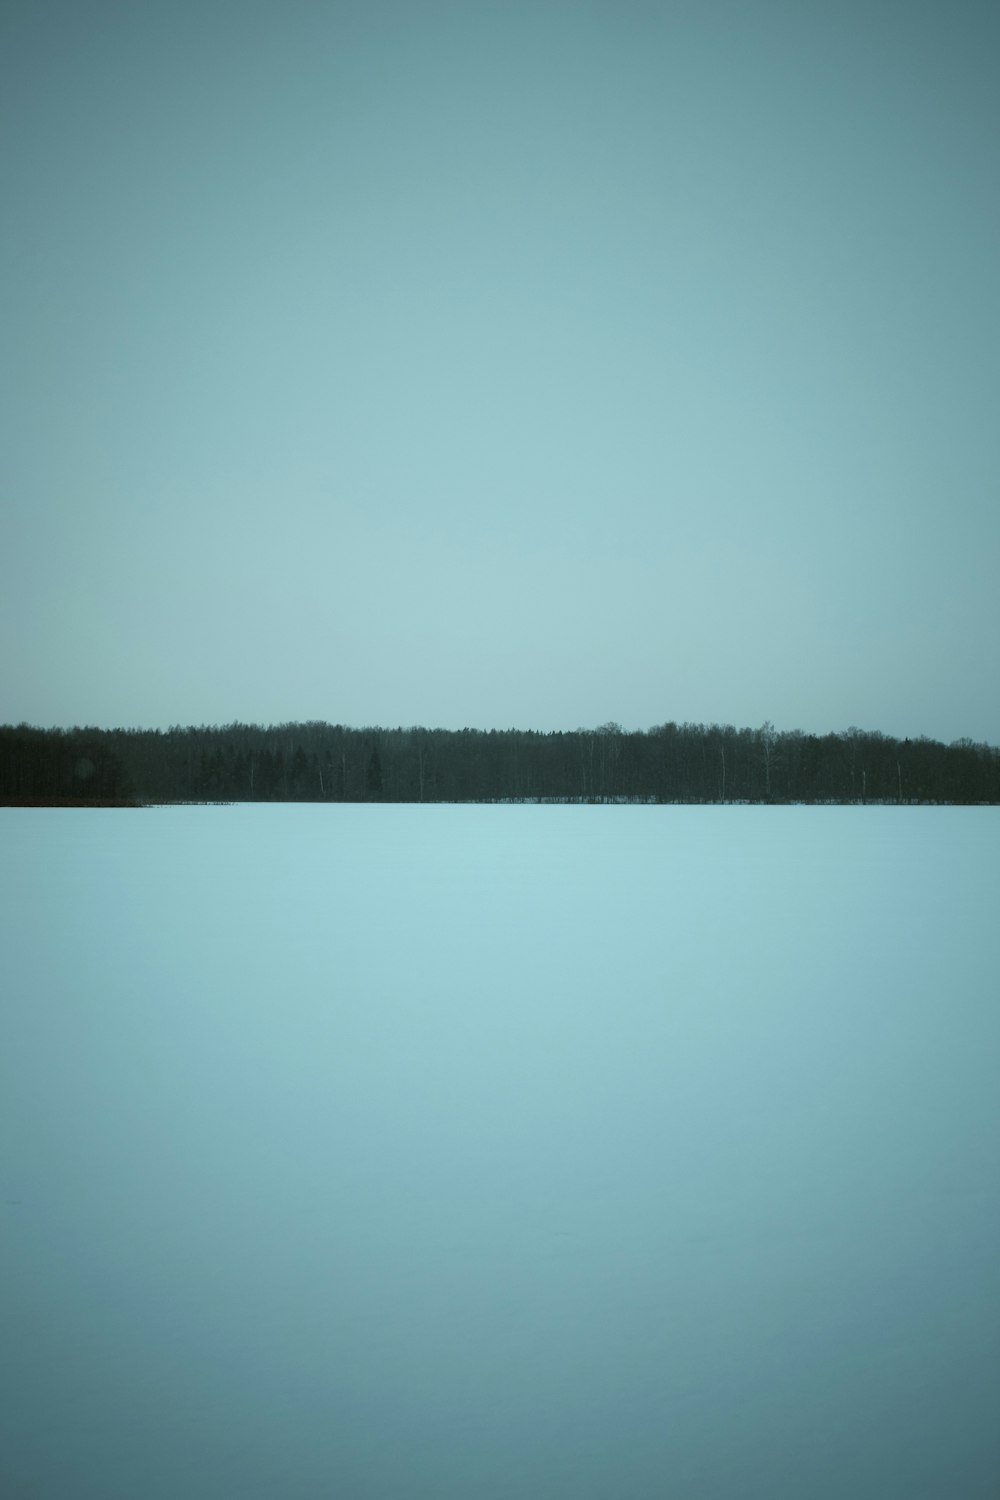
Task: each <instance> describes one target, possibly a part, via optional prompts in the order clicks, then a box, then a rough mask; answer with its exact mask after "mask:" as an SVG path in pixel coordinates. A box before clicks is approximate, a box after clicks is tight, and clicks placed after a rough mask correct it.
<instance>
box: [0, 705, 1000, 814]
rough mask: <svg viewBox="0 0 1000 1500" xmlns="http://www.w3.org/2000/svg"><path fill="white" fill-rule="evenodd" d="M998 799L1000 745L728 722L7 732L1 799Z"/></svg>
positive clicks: (1, 731) (22, 727)
mask: <svg viewBox="0 0 1000 1500" xmlns="http://www.w3.org/2000/svg"><path fill="white" fill-rule="evenodd" d="M500 801H516V802H520V801H569V802H771V803H783V802H835V803H868V802H872V803H923V802H947V803H996V802H1000V750H998V749H997V748H996V747H995V746H991V745H986V744H978V743H973V742H972V741H971V740H958V741H956V742H955V743H954V744H951V745H944V744H941V743H940V742H938V741H936V740H931V739H927V738H924V737H920V738H917V739H905V740H899V739H894V738H892V737H891V736H889V735H884V734H880V733H879V732H878V731H872V730H861V729H857V728H854V727H852V728H850V729H847V730H844V731H841V732H838V733H830V734H826V735H815V734H805V733H803V732H802V731H801V730H797V729H795V730H790V731H779V730H776V729H775V728H774V726H773V725H772V724H771V723H770V722H765V723H764V724H762V725H761V726H760V727H759V728H757V729H736V728H734V727H733V725H731V724H725V725H720V724H710V725H705V724H674V723H666V724H660V725H656V726H654V727H653V728H652V729H649V730H637V731H627V730H624V729H622V727H621V726H620V725H619V724H614V723H609V724H602V725H601V726H600V727H599V728H597V729H577V730H572V731H569V732H560V731H556V732H552V733H542V732H536V731H533V730H515V729H505V730H496V729H491V730H478V729H460V730H448V729H422V728H409V729H403V728H399V729H382V728H364V729H352V728H348V727H346V726H344V725H342V724H327V723H324V722H319V721H315V720H314V721H310V722H308V723H303V724H279V725H270V726H267V727H264V726H261V725H255V724H228V725H225V726H221V727H220V726H212V727H208V726H201V727H198V728H196V727H192V726H189V727H186V728H181V727H180V726H175V727H173V728H170V729H167V730H157V729H94V728H73V729H38V728H34V727H32V726H30V725H27V724H19V725H16V726H15V725H3V726H0V803H3V804H6V805H11V804H22V805H44V806H51V805H72V804H82V805H97V806H114V805H140V804H144V803H161V802H500Z"/></svg>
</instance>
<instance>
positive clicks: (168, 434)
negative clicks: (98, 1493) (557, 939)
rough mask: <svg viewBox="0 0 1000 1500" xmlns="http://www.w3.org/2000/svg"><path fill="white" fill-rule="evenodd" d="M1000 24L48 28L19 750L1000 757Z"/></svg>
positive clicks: (24, 189) (10, 311)
mask: <svg viewBox="0 0 1000 1500" xmlns="http://www.w3.org/2000/svg"><path fill="white" fill-rule="evenodd" d="M998 76H1000V10H998V9H997V7H996V6H995V5H993V4H990V3H971V0H956V3H949V4H948V5H944V4H939V5H928V4H921V3H907V4H903V3H899V0H890V3H886V0H865V3H863V4H862V3H841V4H837V5H831V4H829V3H822V4H819V3H810V0H796V3H791V0H788V3H778V0H774V3H767V0H764V3H740V4H735V3H733V4H727V3H724V0H723V3H718V4H712V5H706V4H697V3H694V0H691V3H676V4H670V3H663V4H655V3H646V0H613V3H612V0H607V3H601V0H594V3H586V0H580V3H574V4H568V3H557V0H533V3H530V4H525V3H520V0H503V3H497V4H492V3H489V0H469V3H464V4H461V3H457V0H451V3H444V0H427V3H423V0H408V3H391V0H363V3H362V0H359V3H336V0H330V3H318V0H313V3H305V0H289V3H282V4H277V3H272V4H264V3H259V0H240V3H238V4H237V3H235V0H233V3H229V0H197V3H192V0H169V3H161V0H149V3H146V4H143V5H123V4H112V3H104V0H92V3H87V4H80V3H78V0H65V3H63V0H30V3H29V0H5V3H4V4H3V6H2V7H0V194H2V199H0V201H2V203H3V215H2V223H0V326H2V329H3V336H2V340H0V537H2V545H0V635H2V640H3V643H4V644H3V651H2V658H0V722H12V723H16V722H19V721H22V720H27V721H28V722H31V723H38V724H47V725H71V724H99V725H105V726H112V725H118V724H121V725H145V726H167V725H169V724H173V723H222V722H230V721H232V720H234V719H241V720H246V721H255V722H264V723H267V722H282V721H287V720H304V719H326V720H329V721H331V722H340V723H345V724H354V725H367V724H385V725H397V724H426V725H439V726H443V727H449V728H461V727H463V726H466V725H468V726H474V727H480V728H490V727H507V726H518V727H521V728H535V729H545V730H549V729H571V728H575V727H577V726H581V725H583V726H586V725H596V724H600V723H604V722H606V721H609V720H615V721H618V722H620V723H621V724H623V725H624V726H625V727H627V728H647V727H649V726H651V725H654V724H659V723H663V722H666V721H668V720H676V721H678V722H681V721H684V720H689V721H693V722H699V721H704V722H712V721H718V722H727V723H735V724H751V725H756V724H759V723H761V722H762V721H763V720H764V719H765V718H766V719H770V720H772V721H773V722H774V723H775V724H776V725H777V727H779V728H783V729H791V728H801V729H804V730H807V731H816V732H825V731H827V730H829V729H831V728H834V729H839V728H846V727H847V726H849V725H852V724H856V725H858V726H859V727H862V728H870V729H881V730H883V731H884V732H886V733H890V734H898V735H917V734H927V735H930V736H933V737H935V738H939V739H943V740H945V741H951V740H953V739H956V738H959V737H963V736H969V737H971V738H973V739H976V740H989V741H990V742H992V743H998V742H1000V693H998V692H997V687H998V681H1000V588H998V587H997V580H998V579H1000V422H998V421H997V410H998V395H1000V277H998V276H997V267H998V265H1000V173H998V166H1000V91H998V90H997V87H996V79H997V77H998Z"/></svg>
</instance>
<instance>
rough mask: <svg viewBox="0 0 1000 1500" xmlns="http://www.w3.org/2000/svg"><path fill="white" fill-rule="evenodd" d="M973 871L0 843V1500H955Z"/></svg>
mask: <svg viewBox="0 0 1000 1500" xmlns="http://www.w3.org/2000/svg"><path fill="white" fill-rule="evenodd" d="M998 833H1000V824H998V815H997V813H996V812H995V810H993V809H973V808H968V809H964V808H948V809H945V808H927V809H909V808H902V807H899V808H866V809H861V808H857V809H855V808H755V807H745V808H743V807H739V808H737V807H725V808H723V807H691V808H683V807H651V808H638V807H613V808H606V807H569V808H567V807H448V806H439V807H419V806H417V807H413V806H411V807H402V806H397V807H391V806H326V807H315V806H309V805H267V806H261V805H257V806H236V807H219V808H163V809H147V810H144V811H140V812H120V811H112V810H100V811H98V810H45V809H39V810H35V809H5V810H0V994H2V995H3V997H4V998H3V1004H2V1008H0V1243H2V1245H3V1254H4V1261H5V1265H4V1274H3V1277H2V1279H0V1316H2V1320H3V1322H2V1326H3V1330H4V1332H3V1337H2V1339H0V1410H2V1411H3V1413H4V1433H3V1439H2V1446H0V1481H2V1483H0V1488H3V1490H4V1492H5V1493H10V1494H12V1495H14V1494H16V1495H33V1496H39V1497H45V1500H48V1497H52V1500H56V1497H60V1500H61V1497H63V1496H67V1495H72V1496H73V1497H74V1500H91V1497H93V1500H97V1497H100V1500H126V1497H127V1500H134V1497H135V1496H140V1495H141V1496H143V1497H145V1500H174V1497H176V1496H178V1495H185V1496H191V1497H209V1496H211V1497H221V1496H229V1495H239V1496H241V1497H244V1500H253V1497H260V1500H265V1497H266V1500H271V1497H273V1496H276V1495H281V1496H287V1497H325V1496H332V1495H338V1496H340V1495H342V1496H345V1497H359V1500H360V1497H366V1500H369V1497H370V1500H415V1497H422V1496H426V1497H432V1496H433V1497H435V1500H460V1497H461V1500H465V1497H468V1496H476V1497H482V1500H511V1497H520V1496H524V1497H529V1496H530V1497H532V1500H536V1497H537V1500H545V1497H548V1500H563V1497H565V1500H620V1497H624V1496H629V1497H636V1500H645V1497H650V1500H654V1497H656V1500H659V1497H662V1496H664V1495H678V1496H692V1497H698V1500H732V1497H736V1496H739V1497H741V1500H747V1497H760V1500H784V1497H788V1500H799V1497H801V1496H804V1495H808V1496H810V1497H813V1500H842V1497H843V1496H845V1495H850V1496H852V1497H854V1500H864V1497H869V1496H870V1497H872V1500H896V1497H898V1500H903V1497H905V1500H916V1497H921V1496H925V1497H928V1500H930V1497H934V1500H939V1497H940V1496H942V1495H946V1494H949V1495H955V1496H959V1495H960V1496H962V1497H963V1500H978V1497H982V1500H986V1497H987V1496H990V1497H992V1496H995V1494H996V1493H997V1489H998V1486H1000V1438H998V1435H997V1428H996V1412H997V1410H998V1409H1000V1343H998V1334H1000V1329H998V1315H997V1308H998V1306H1000V1269H998V1266H1000V1259H998V1256H997V1246H998V1244H1000V1093H998V1091H997V1088H996V1079H997V1077H998V1074H1000V1007H998V1005H997V994H998V990H1000V982H998V981H1000V932H998V927H997V923H996V912H997V911H998V910H1000V838H998Z"/></svg>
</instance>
